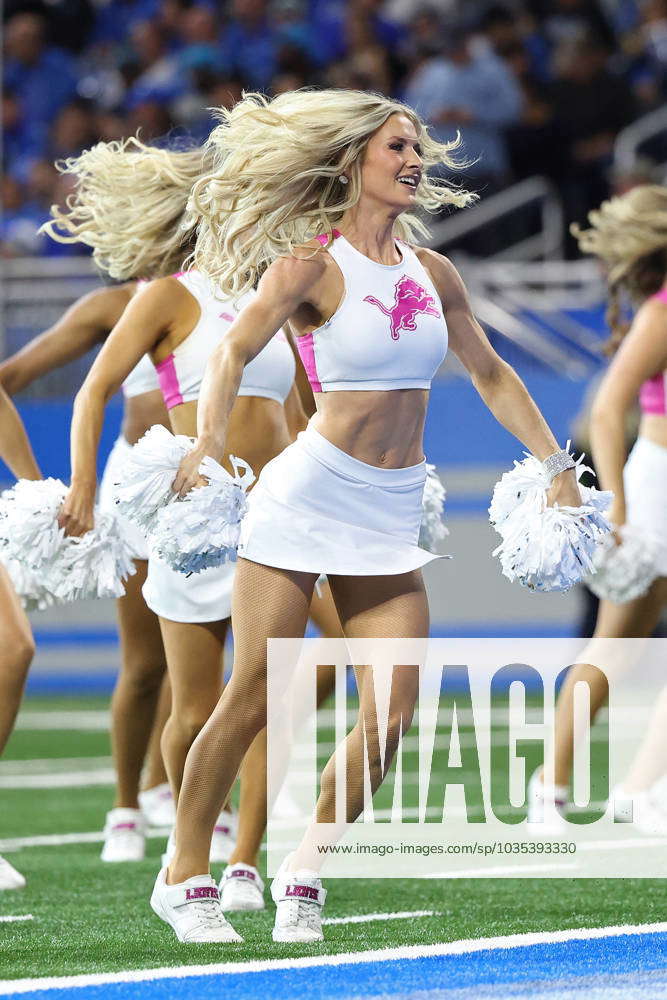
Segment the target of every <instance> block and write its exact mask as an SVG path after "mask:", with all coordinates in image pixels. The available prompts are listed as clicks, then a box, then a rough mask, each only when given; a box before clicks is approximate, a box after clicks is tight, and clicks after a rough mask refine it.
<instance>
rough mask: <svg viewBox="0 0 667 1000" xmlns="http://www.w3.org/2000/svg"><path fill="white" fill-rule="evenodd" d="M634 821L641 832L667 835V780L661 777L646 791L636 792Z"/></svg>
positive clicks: (657, 835) (651, 834)
mask: <svg viewBox="0 0 667 1000" xmlns="http://www.w3.org/2000/svg"><path fill="white" fill-rule="evenodd" d="M633 801H634V807H635V808H634V816H633V822H634V825H635V827H636V828H637V829H638V830H639V831H640V833H646V834H649V835H650V836H653V837H664V836H665V835H667V782H666V780H665V778H659V779H658V781H656V782H655V784H653V785H651V787H650V788H649V789H647V790H646V791H645V792H638V793H635V795H634V797H633Z"/></svg>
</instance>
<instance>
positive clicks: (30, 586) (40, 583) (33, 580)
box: [3, 559, 56, 611]
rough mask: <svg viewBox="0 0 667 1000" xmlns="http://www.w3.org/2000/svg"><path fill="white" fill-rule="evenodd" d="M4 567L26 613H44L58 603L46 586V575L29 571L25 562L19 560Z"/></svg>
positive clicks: (9, 561)
mask: <svg viewBox="0 0 667 1000" xmlns="http://www.w3.org/2000/svg"><path fill="white" fill-rule="evenodd" d="M3 565H4V567H5V569H6V570H7V573H8V575H9V579H10V580H11V582H12V586H13V588H14V590H15V592H16V596H17V597H18V598H19V600H20V602H21V604H22V606H23V607H24V609H25V610H26V611H44V610H46V608H50V607H52V606H53V605H54V604H55V603H56V599H55V597H54V596H53V594H52V593H51V591H50V590H49V589H48V587H46V586H45V583H44V578H43V577H44V574H40V575H39V576H38V575H37V574H36V573H35V572H33V570H31V569H29V567H28V566H26V564H25V563H24V562H19V561H18V560H17V559H9V560H7V562H4V560H3Z"/></svg>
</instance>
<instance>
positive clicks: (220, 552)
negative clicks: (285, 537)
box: [150, 456, 255, 573]
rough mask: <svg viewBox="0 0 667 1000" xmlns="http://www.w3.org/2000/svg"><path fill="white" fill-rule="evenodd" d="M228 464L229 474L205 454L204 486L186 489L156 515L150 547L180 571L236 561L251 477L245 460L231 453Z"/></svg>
mask: <svg viewBox="0 0 667 1000" xmlns="http://www.w3.org/2000/svg"><path fill="white" fill-rule="evenodd" d="M230 462H231V464H232V468H233V469H234V476H230V474H229V473H228V472H227V471H226V469H223V467H222V466H221V465H219V464H218V462H216V461H214V459H212V458H208V457H207V458H205V459H204V460H203V461H202V463H201V465H200V467H199V471H200V473H201V474H202V476H206V478H207V479H208V481H209V482H208V485H207V486H201V487H199V488H198V489H194V490H191V491H190V493H188V494H187V496H186V497H184V499H183V500H179V501H178V502H177V503H174V504H170V505H169V506H168V507H163V508H162V510H160V511H159V513H158V516H157V520H156V524H155V528H154V530H153V531H152V532H151V535H150V545H151V551H152V552H155V553H156V554H157V555H158V556H159V557H160V558H161V559H163V560H164V561H165V562H166V563H167V564H168V565H169V566H171V568H172V569H175V570H177V571H178V572H180V573H200V572H201V571H202V570H204V569H208V568H209V567H210V566H219V565H220V564H221V563H224V562H227V561H232V562H233V561H235V559H236V549H237V547H238V542H239V534H240V530H241V520H242V518H243V515H244V514H245V512H246V510H247V500H246V496H245V491H246V490H247V489H248V488H249V487H250V486H251V485H252V483H253V482H254V479H255V477H254V474H253V472H252V470H251V469H250V467H249V466H248V465H247V464H246V463H245V462H243V461H241V460H240V459H238V458H234V456H230ZM241 469H243V470H244V471H243V472H242V473H241V471H240V470H241Z"/></svg>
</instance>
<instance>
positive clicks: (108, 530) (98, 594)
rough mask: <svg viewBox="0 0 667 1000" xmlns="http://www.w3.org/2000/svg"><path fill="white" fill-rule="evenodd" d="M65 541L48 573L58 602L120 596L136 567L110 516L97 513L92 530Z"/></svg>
mask: <svg viewBox="0 0 667 1000" xmlns="http://www.w3.org/2000/svg"><path fill="white" fill-rule="evenodd" d="M67 542H68V544H67V546H66V547H64V548H63V550H62V552H61V554H60V556H59V558H58V559H57V560H56V563H55V564H54V566H53V571H52V573H51V574H49V580H50V581H51V586H52V589H53V592H54V594H55V596H56V598H57V600H58V601H62V602H69V601H81V600H97V599H98V598H103V597H122V596H123V594H124V593H125V587H124V586H123V580H124V579H125V578H126V577H128V576H131V575H132V574H133V573H135V572H136V567H135V565H134V559H133V552H132V547H131V545H129V543H128V542H127V540H126V538H125V535H124V533H123V530H122V527H121V526H120V525H119V524H118V522H117V521H116V518H115V517H114V516H113V514H103V513H101V512H98V511H96V512H95V527H94V528H93V529H92V530H91V531H87V532H86V534H85V535H82V536H81V537H80V538H68V539H67Z"/></svg>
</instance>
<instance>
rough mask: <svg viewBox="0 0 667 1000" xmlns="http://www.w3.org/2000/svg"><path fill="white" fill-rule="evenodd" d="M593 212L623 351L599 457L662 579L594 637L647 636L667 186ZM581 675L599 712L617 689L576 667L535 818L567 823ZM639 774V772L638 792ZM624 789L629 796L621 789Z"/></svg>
mask: <svg viewBox="0 0 667 1000" xmlns="http://www.w3.org/2000/svg"><path fill="white" fill-rule="evenodd" d="M589 221H590V228H589V229H584V230H582V229H580V228H579V227H574V228H573V232H574V234H575V235H576V237H577V239H578V241H579V245H580V247H581V249H582V250H584V251H585V252H586V253H590V254H594V255H595V256H596V257H598V258H599V259H600V260H601V261H602V262H603V263H604V265H605V267H606V269H607V280H608V284H609V308H608V312H607V319H608V322H609V325H610V327H611V331H612V340H611V342H610V350H611V351H612V352H613V354H614V357H613V361H612V363H611V365H610V367H609V369H608V371H607V373H606V375H605V377H604V379H603V381H602V383H601V385H600V387H599V389H598V392H597V395H596V398H595V401H594V403H593V407H592V410H591V418H590V435H591V446H592V452H593V460H594V463H595V467H596V471H597V475H598V479H599V481H600V484H601V486H602V488H603V489H608V490H612V491H613V493H614V502H613V506H612V507H611V511H610V514H609V516H610V519H611V521H612V523H613V524H614V525H615V527H616V530H617V539H616V540H617V542H618V543H620V545H621V547H623V546H625V545H626V544H628V542H627V539H628V538H629V537H631V538H636V539H637V540H638V542H639V543H642V544H643V547H644V548H645V549H646V550H647V551H648V552H650V554H651V560H652V562H653V572H652V574H651V576H652V577H653V582H652V583H650V585H648V587H647V589H646V590H645V593H643V594H642V595H641V596H638V597H636V598H634V599H633V600H628V601H626V602H624V603H620V604H619V603H613V602H612V601H611V600H603V601H601V603H600V608H599V612H598V618H597V623H596V627H595V633H594V638H633V637H637V638H640V637H642V636H650V635H651V634H652V633H653V631H654V629H655V627H656V625H657V624H658V620H659V618H660V614H661V612H662V609H663V608H664V607H665V604H666V603H667V373H666V371H665V368H666V367H667V189H665V188H664V187H660V186H657V185H643V186H640V187H636V188H633V189H632V190H631V191H629V192H628V193H627V194H625V195H623V196H622V197H617V198H613V199H611V200H610V201H607V202H604V203H603V204H602V205H601V207H600V208H599V209H597V210H596V211H593V212H591V213H590V215H589ZM624 298H626V299H628V300H629V301H630V302H631V303H632V305H633V307H634V309H635V310H636V311H635V315H634V318H633V319H632V322H631V323H626V322H624V320H623V310H622V304H623V299H624ZM637 399H639V405H640V407H641V411H642V417H641V422H640V425H639V436H638V439H637V442H636V444H635V445H634V447H633V449H632V452H631V454H630V456H629V457H627V452H626V424H627V417H628V412H629V410H630V409H631V408H632V407H633V406H635V405H636V402H637ZM626 457H627V461H626ZM626 533H627V534H626ZM637 558H638V556H636V557H635V558H634V561H635V562H636V559H637ZM646 583H647V584H648V583H649V581H648V578H647V580H646ZM591 585H592V586H595V577H593V578H592V580H591ZM578 681H584V682H586V683H587V684H588V685H589V691H590V714H591V718H594V717H595V715H596V714H597V712H598V710H599V709H600V707H601V706H602V704H603V703H604V701H605V699H606V697H607V694H608V684H607V680H606V677H605V675H604V674H603V673H601V672H600V671H599V670H598V669H596V668H595V667H594V666H592V665H591V664H587V663H580V664H577V665H576V666H574V667H572V669H571V670H570V671H569V673H568V675H567V678H566V680H565V683H564V685H563V688H562V690H561V692H560V695H559V699H558V705H557V712H556V723H555V740H554V747H553V756H552V758H551V759H548V760H547V761H546V763H545V767H544V769H541V770H540V771H538V772H536V774H535V775H533V778H532V779H531V783H530V789H529V798H530V811H529V820H530V821H531V822H534V823H536V824H542V823H543V821H544V818H545V817H544V805H545V802H547V803H548V804H549V805H550V806H551V807H553V806H554V805H555V807H556V808H555V809H554V808H549V814H550V816H551V821H550V823H549V824H545V826H546V825H549V826H552V827H553V826H555V827H560V826H562V825H564V820H560V821H559V814H562V813H563V812H564V810H565V807H566V804H567V800H568V796H569V782H570V771H571V768H572V759H573V751H574V747H573V743H574V735H575V734H574V705H573V693H574V688H575V685H576V684H577V682H578ZM653 777H655V774H654V775H653ZM636 781H637V773H636V772H635V775H634V782H633V783H634V785H635V789H634V790H635V791H638V790H639V789H638V788H637V786H636ZM630 791H631V789H629V788H628V789H626V790H625V792H626V793H629V792H630ZM619 797H621V798H626V799H627V798H629V797H630V796H629V794H623V790H619ZM539 828H540V827H539V826H537V829H538V830H539Z"/></svg>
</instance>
